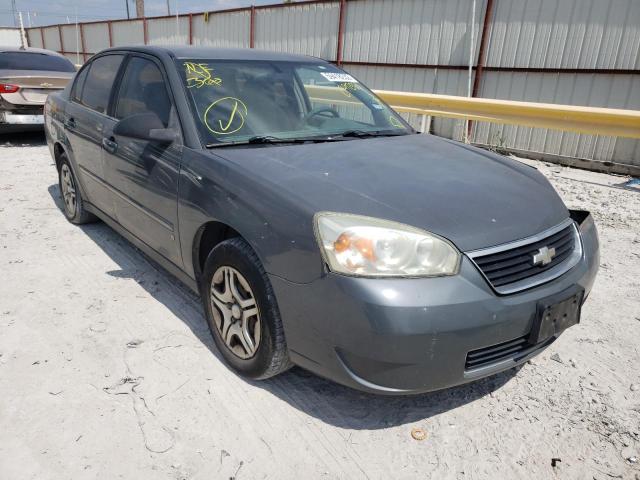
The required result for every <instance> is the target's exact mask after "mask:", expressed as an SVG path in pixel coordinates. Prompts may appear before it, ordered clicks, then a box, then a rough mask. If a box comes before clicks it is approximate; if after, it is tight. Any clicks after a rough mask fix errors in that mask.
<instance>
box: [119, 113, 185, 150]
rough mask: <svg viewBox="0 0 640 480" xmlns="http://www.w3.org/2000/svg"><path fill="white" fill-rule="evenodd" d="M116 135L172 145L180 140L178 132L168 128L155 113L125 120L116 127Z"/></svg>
mask: <svg viewBox="0 0 640 480" xmlns="http://www.w3.org/2000/svg"><path fill="white" fill-rule="evenodd" d="M113 133H114V135H119V136H121V137H129V138H137V139H138V140H146V141H148V142H157V143H172V142H174V141H176V140H177V139H178V132H176V131H175V130H174V129H172V128H166V127H165V126H164V125H163V124H162V120H160V118H159V117H158V116H157V115H156V114H155V113H150V112H149V113H138V114H135V115H131V116H130V117H127V118H123V119H122V120H120V121H119V122H118V123H116V125H115V127H113Z"/></svg>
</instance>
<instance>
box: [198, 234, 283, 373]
mask: <svg viewBox="0 0 640 480" xmlns="http://www.w3.org/2000/svg"><path fill="white" fill-rule="evenodd" d="M201 292H202V300H203V303H204V309H205V313H206V316H207V322H208V324H209V329H210V330H211V333H212V335H213V339H214V341H215V343H216V346H217V347H218V350H220V352H221V353H222V356H223V357H224V359H225V361H226V362H227V364H228V365H229V366H230V367H231V368H232V369H233V370H235V371H236V372H237V373H239V374H240V375H243V376H246V377H249V378H253V379H265V378H269V377H272V376H274V375H277V374H279V373H281V372H284V371H285V370H287V369H288V368H290V367H291V362H290V360H289V354H288V351H287V343H286V340H285V337H284V328H283V326H282V321H281V320H280V312H279V310H278V305H277V303H276V298H275V295H274V293H273V289H272V287H271V282H269V277H268V276H267V274H266V272H265V270H264V268H263V267H262V264H261V263H260V260H259V259H258V257H257V255H256V254H255V252H254V251H253V250H252V249H251V247H250V246H249V245H248V244H247V243H246V242H245V241H244V240H242V239H240V238H232V239H229V240H225V241H224V242H222V243H220V244H219V245H217V246H216V247H215V248H214V249H213V250H212V251H211V253H210V254H209V256H208V257H207V260H206V262H205V266H204V272H203V275H202V280H201Z"/></svg>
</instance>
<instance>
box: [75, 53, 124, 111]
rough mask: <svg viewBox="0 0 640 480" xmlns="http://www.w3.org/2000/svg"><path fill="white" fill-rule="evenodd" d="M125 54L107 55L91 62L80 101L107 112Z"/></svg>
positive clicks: (96, 109) (94, 108)
mask: <svg viewBox="0 0 640 480" xmlns="http://www.w3.org/2000/svg"><path fill="white" fill-rule="evenodd" d="M123 58H124V56H123V55H105V56H103V57H99V58H96V59H95V60H94V61H93V62H91V66H90V67H89V73H87V78H86V80H85V82H84V88H83V89H82V96H81V97H80V102H81V103H82V104H83V105H85V106H87V107H89V108H91V109H93V110H95V111H97V112H100V113H106V112H107V107H108V105H109V95H110V94H111V87H112V86H113V83H114V81H115V79H116V75H117V74H118V68H120V64H121V63H122V59H123Z"/></svg>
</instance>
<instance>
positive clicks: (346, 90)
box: [338, 82, 358, 97]
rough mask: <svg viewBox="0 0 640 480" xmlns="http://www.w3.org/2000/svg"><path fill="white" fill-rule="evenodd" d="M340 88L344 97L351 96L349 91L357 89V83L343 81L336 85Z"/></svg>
mask: <svg viewBox="0 0 640 480" xmlns="http://www.w3.org/2000/svg"><path fill="white" fill-rule="evenodd" d="M338 87H340V88H341V89H342V93H343V94H344V96H345V97H351V96H353V95H351V92H355V91H357V90H358V85H356V84H355V83H353V82H344V83H341V84H340V85H338Z"/></svg>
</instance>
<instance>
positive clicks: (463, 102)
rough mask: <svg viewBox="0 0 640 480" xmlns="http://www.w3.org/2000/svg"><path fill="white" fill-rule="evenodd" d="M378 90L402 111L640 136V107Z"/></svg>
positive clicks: (344, 97)
mask: <svg viewBox="0 0 640 480" xmlns="http://www.w3.org/2000/svg"><path fill="white" fill-rule="evenodd" d="M305 89H306V90H307V91H308V92H309V94H310V97H311V99H312V101H317V102H320V103H332V104H341V105H349V104H352V105H356V104H359V102H357V101H355V100H354V99H353V98H352V95H351V93H349V91H348V90H344V89H342V88H340V87H338V86H335V87H333V86H332V87H329V86H320V85H306V86H305ZM374 93H375V94H376V95H378V96H379V97H380V98H382V99H383V100H384V101H385V102H387V103H388V104H389V105H391V106H392V107H393V108H394V109H395V110H396V111H398V112H406V113H414V114H418V115H427V116H438V117H448V118H461V119H465V120H467V119H468V120H475V121H480V122H491V123H502V124H509V125H524V126H528V127H540V128H551V129H555V130H565V131H570V132H577V133H588V134H595V135H611V136H615V137H628V138H640V111H637V110H621V109H615V108H596V107H578V106H573V105H557V104H552V103H531V102H516V101H510V100H494V99H489V98H468V97H454V96H449V95H435V94H430V93H410V92H392V91H388V90H374Z"/></svg>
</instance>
